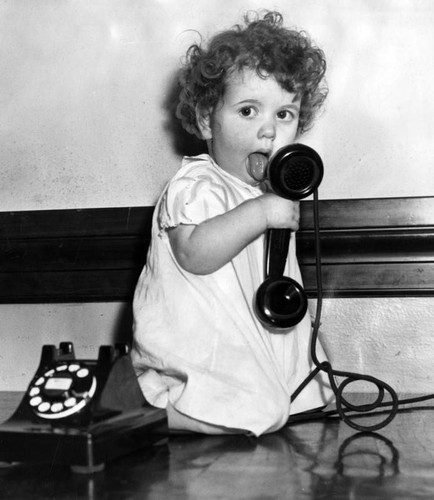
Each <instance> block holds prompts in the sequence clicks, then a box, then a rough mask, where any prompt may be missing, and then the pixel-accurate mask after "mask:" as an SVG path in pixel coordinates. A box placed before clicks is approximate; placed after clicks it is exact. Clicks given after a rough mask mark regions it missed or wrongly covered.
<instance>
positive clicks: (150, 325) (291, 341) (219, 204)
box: [131, 155, 331, 436]
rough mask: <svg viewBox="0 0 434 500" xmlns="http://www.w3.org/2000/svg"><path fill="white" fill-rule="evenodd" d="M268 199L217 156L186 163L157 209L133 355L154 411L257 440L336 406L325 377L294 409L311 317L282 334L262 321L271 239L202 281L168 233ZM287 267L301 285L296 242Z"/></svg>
mask: <svg viewBox="0 0 434 500" xmlns="http://www.w3.org/2000/svg"><path fill="white" fill-rule="evenodd" d="M261 194H262V190H261V189H260V188H259V187H256V186H251V185H248V184H246V183H245V182H243V181H241V180H240V179H238V178H235V177H234V176H232V175H231V174H229V173H227V172H226V171H224V170H222V169H221V168H220V167H218V165H217V164H216V163H215V162H214V161H213V160H212V159H211V158H210V157H209V156H208V155H200V156H197V157H190V158H184V160H183V164H182V167H181V168H180V170H179V171H178V172H177V174H176V175H175V176H174V178H173V179H172V180H171V181H170V182H169V183H168V185H167V186H166V188H165V190H164V191H163V193H162V195H161V197H160V199H159V201H158V203H157V205H156V208H155V213H154V220H153V229H152V242H151V246H150V248H149V252H148V257H147V263H146V266H145V268H144V269H143V271H142V274H141V276H140V278H139V281H138V284H137V288H136V292H135V296H134V304H133V307H134V342H133V348H132V353H131V355H132V360H133V364H134V366H135V369H136V373H137V375H138V380H139V384H140V387H141V389H142V391H143V393H144V395H145V397H146V399H147V400H148V401H149V402H150V403H151V404H152V405H154V406H157V407H161V408H166V407H167V408H168V407H171V408H174V409H175V410H176V412H179V413H180V414H182V415H184V416H186V417H187V421H188V418H191V419H194V420H197V421H200V422H204V423H205V424H210V425H211V426H219V427H220V426H221V427H222V428H228V429H234V430H236V431H238V432H246V433H252V434H254V435H257V436H258V435H260V434H263V433H267V432H273V431H275V430H278V429H279V428H281V427H282V426H283V425H284V424H285V422H286V421H287V419H288V417H289V415H290V414H294V413H298V412H301V411H304V410H308V409H312V408H316V407H319V406H322V405H324V404H326V403H327V402H328V401H329V400H330V396H331V392H330V389H329V386H328V384H327V383H326V382H325V378H324V377H322V376H318V377H317V378H316V379H315V380H314V381H312V382H310V384H309V385H308V386H307V387H306V388H305V389H304V390H303V391H302V392H301V393H300V395H299V396H298V397H297V398H296V400H295V401H294V402H293V403H292V404H291V402H290V398H291V394H292V392H293V391H294V390H295V389H296V388H297V387H298V385H299V384H300V383H301V382H302V381H303V380H304V378H305V377H306V376H307V375H308V374H309V373H310V371H311V369H312V363H311V361H310V355H309V342H310V337H311V320H310V317H309V314H306V316H305V318H304V319H303V320H302V321H301V322H300V323H299V324H298V325H296V326H295V327H293V328H290V329H288V331H287V332H285V333H279V334H275V333H270V331H269V330H267V328H265V327H264V326H263V325H262V324H261V322H260V321H259V320H258V319H257V317H256V316H255V313H254V310H253V307H252V304H253V299H254V295H255V292H256V290H257V288H258V287H259V285H260V284H261V283H262V282H263V280H264V236H261V237H259V238H258V239H256V240H255V241H253V242H252V243H251V244H250V245H248V246H247V247H246V248H245V249H244V250H243V251H241V252H240V253H239V254H238V255H237V256H236V257H235V258H234V259H233V260H232V261H231V262H229V263H228V264H226V265H224V266H223V267H222V268H220V269H219V270H218V271H216V272H214V273H212V274H209V275H195V274H192V273H189V272H187V271H185V270H183V269H182V268H181V267H180V266H179V264H178V263H177V261H176V259H175V257H174V255H173V253H172V251H171V247H170V243H169V239H168V235H167V229H168V228H171V227H175V226H177V225H179V224H199V223H200V222H202V221H204V220H206V219H208V218H210V217H214V216H216V215H219V214H222V213H224V212H226V211H228V210H231V209H232V208H234V207H236V206H237V205H239V204H240V203H242V202H243V201H245V200H248V199H251V198H255V197H257V196H259V195H261ZM287 268H288V269H287V272H288V274H287V275H289V276H290V277H292V278H293V279H295V280H297V281H298V282H301V276H300V271H299V267H298V263H297V260H296V256H295V238H294V237H292V239H291V243H290V251H289V256H288V266H287ZM318 349H319V351H318V356H319V358H320V359H324V358H325V356H324V353H323V351H322V349H321V346H318ZM169 424H170V420H169Z"/></svg>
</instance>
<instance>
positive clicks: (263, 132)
mask: <svg viewBox="0 0 434 500" xmlns="http://www.w3.org/2000/svg"><path fill="white" fill-rule="evenodd" d="M258 135H259V138H262V137H265V138H267V139H272V140H273V139H274V138H275V137H276V124H275V123H274V121H273V120H267V121H265V122H264V123H263V124H262V125H261V127H260V129H259V134H258Z"/></svg>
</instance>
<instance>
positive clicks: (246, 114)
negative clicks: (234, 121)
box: [239, 106, 255, 118]
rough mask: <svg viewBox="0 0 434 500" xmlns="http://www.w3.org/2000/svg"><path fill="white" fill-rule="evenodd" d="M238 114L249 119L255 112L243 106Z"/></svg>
mask: <svg viewBox="0 0 434 500" xmlns="http://www.w3.org/2000/svg"><path fill="white" fill-rule="evenodd" d="M239 113H240V115H241V116H244V117H245V118H249V117H250V116H253V115H254V114H255V110H254V109H253V108H252V106H244V107H243V108H241V109H240V111H239Z"/></svg>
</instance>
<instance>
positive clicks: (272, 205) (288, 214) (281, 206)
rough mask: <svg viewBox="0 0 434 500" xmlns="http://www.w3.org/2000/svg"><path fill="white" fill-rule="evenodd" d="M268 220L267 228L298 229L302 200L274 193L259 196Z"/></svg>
mask: <svg viewBox="0 0 434 500" xmlns="http://www.w3.org/2000/svg"><path fill="white" fill-rule="evenodd" d="M257 200H258V201H259V202H260V203H261V205H262V209H263V213H264V215H265V217H266V220H267V228H268V229H271V228H274V229H291V230H292V231H297V230H298V227H299V223H300V202H298V201H292V200H287V199H285V198H282V197H280V196H277V195H276V194H274V193H266V194H263V195H261V196H259V197H258V198H257Z"/></svg>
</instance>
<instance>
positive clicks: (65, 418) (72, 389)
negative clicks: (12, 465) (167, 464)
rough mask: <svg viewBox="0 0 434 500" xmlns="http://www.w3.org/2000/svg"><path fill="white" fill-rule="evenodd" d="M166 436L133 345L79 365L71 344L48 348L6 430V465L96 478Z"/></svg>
mask: <svg viewBox="0 0 434 500" xmlns="http://www.w3.org/2000/svg"><path fill="white" fill-rule="evenodd" d="M167 436H168V426H167V415H166V412H165V410H162V409H159V408H154V407H152V406H151V405H150V404H149V403H147V401H146V400H145V398H144V396H143V394H142V391H141V389H140V387H139V384H138V381H137V377H136V374H135V372H134V368H133V366H132V363H131V359H130V356H129V355H128V346H127V344H116V345H115V346H114V347H113V346H108V345H104V346H101V347H100V348H99V353H98V359H97V360H78V359H76V358H75V354H74V347H73V344H72V343H71V342H61V343H60V344H59V347H58V348H56V347H55V346H54V345H44V346H43V347H42V354H41V359H40V363H39V367H38V369H37V370H36V373H35V376H34V377H33V379H32V381H31V382H30V384H29V386H28V388H27V390H26V392H25V394H24V396H23V399H22V400H21V402H20V404H19V406H18V408H17V409H16V411H15V412H14V414H13V415H12V416H11V417H10V418H9V419H8V420H7V421H6V422H4V423H3V424H1V425H0V460H1V461H5V462H39V463H50V464H51V465H69V466H70V467H71V469H72V470H73V471H74V472H78V473H93V472H97V471H100V470H102V469H103V468H104V466H105V463H106V462H108V461H110V460H113V459H115V458H117V457H120V456H123V455H126V454H129V453H132V452H133V451H137V450H139V449H141V448H144V447H149V446H153V445H157V444H160V443H164V442H165V441H166V440H167Z"/></svg>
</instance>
